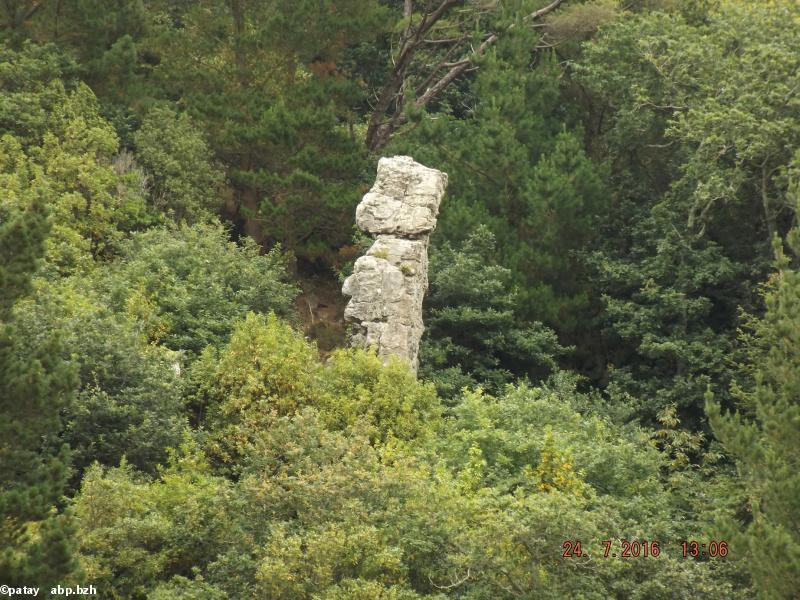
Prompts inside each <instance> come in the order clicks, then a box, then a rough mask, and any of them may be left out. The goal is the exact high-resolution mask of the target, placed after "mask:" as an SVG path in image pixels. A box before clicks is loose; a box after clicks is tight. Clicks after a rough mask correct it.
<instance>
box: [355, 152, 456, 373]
mask: <svg viewBox="0 0 800 600" xmlns="http://www.w3.org/2000/svg"><path fill="white" fill-rule="evenodd" d="M446 187H447V174H446V173H442V172H441V171H437V170H436V169H430V168H428V167H426V166H424V165H421V164H419V163H418V162H416V161H414V159H413V158H411V157H409V156H394V157H391V158H382V159H380V161H379V162H378V177H377V179H376V180H375V185H373V186H372V189H371V190H370V191H369V192H367V194H366V195H365V196H364V198H363V199H362V200H361V203H360V204H359V205H358V208H357V209H356V223H357V224H358V226H359V227H360V228H361V229H363V230H364V231H366V232H367V233H370V234H373V235H376V236H377V238H376V240H375V243H373V244H372V246H371V247H370V249H369V250H368V251H367V253H366V254H365V255H364V256H362V257H360V258H359V259H358V260H357V261H356V263H355V266H354V267H353V274H352V275H351V276H350V277H348V278H347V280H345V282H344V286H343V288H342V292H343V293H344V294H345V295H346V296H350V301H349V302H348V304H347V307H346V308H345V312H344V317H345V320H346V321H347V322H349V323H350V324H351V329H352V339H351V341H352V344H353V345H354V346H360V347H363V348H370V347H374V348H375V349H376V350H377V352H378V356H380V357H382V358H383V359H384V360H386V359H388V357H389V356H392V355H394V356H399V357H400V358H403V359H405V360H407V361H408V362H409V363H410V364H411V366H412V368H413V369H414V370H415V371H416V369H417V353H418V351H419V340H420V338H421V337H422V332H423V330H424V325H423V323H422V300H423V298H424V297H425V291H426V290H427V289H428V239H429V237H430V234H431V232H432V231H433V230H434V228H435V227H436V217H437V215H438V214H439V203H440V202H441V200H442V196H444V191H445V188H446Z"/></svg>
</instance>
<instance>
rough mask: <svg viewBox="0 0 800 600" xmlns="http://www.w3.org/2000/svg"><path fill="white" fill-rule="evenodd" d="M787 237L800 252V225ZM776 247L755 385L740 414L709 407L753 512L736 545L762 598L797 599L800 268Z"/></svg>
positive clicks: (754, 355)
mask: <svg viewBox="0 0 800 600" xmlns="http://www.w3.org/2000/svg"><path fill="white" fill-rule="evenodd" d="M796 157H797V158H800V154H798V155H796ZM798 188H800V186H797V187H796V188H795V192H800V189H798ZM797 196H798V197H797V200H800V194H797ZM787 237H788V239H787V242H788V245H789V247H790V248H791V249H792V250H793V251H794V253H795V255H798V254H800V230H798V229H797V228H795V229H793V230H792V231H791V232H790V233H789V235H788V236H787ZM775 248H776V253H777V254H778V256H779V259H778V267H779V270H778V273H777V274H776V276H775V277H774V279H773V280H772V282H771V286H770V287H769V288H768V291H767V293H766V295H765V301H766V305H767V312H766V314H765V316H764V318H763V320H761V321H758V322H756V324H755V327H754V332H753V334H752V335H751V336H749V337H748V338H747V339H746V341H747V342H748V346H749V350H750V357H751V363H752V364H751V365H750V366H749V367H747V368H746V369H745V373H746V374H747V375H748V376H751V378H752V385H750V386H744V387H743V389H739V388H737V389H736V395H737V396H738V397H739V400H740V406H739V411H738V413H736V414H726V415H723V414H722V413H721V409H720V405H719V404H718V403H717V402H715V401H713V399H711V398H710V397H709V399H708V402H707V404H706V411H707V412H708V415H709V419H710V421H711V424H712V426H713V428H714V432H715V433H716V434H717V436H718V437H719V438H720V439H721V440H722V442H723V444H724V446H725V448H726V449H727V450H728V452H730V454H731V455H733V457H734V458H735V459H736V462H737V466H738V469H739V473H740V476H741V478H742V483H743V485H744V487H745V493H746V495H747V497H748V501H749V502H748V503H749V506H748V508H749V510H750V511H751V513H752V515H751V516H752V518H751V519H749V522H747V523H745V524H744V525H742V526H740V527H737V526H735V525H734V527H733V528H732V531H733V532H734V533H733V534H732V536H731V545H732V550H734V551H735V552H736V554H737V555H739V556H740V557H742V558H743V560H744V564H745V565H746V566H747V569H748V571H749V572H750V574H751V576H752V578H753V581H754V583H755V586H756V589H758V590H759V591H760V593H761V595H762V597H764V598H790V597H792V598H793V597H795V594H796V593H797V590H800V270H797V269H793V268H791V267H790V264H789V262H790V261H789V259H788V258H787V257H785V255H784V254H783V251H782V247H781V244H780V243H779V242H778V240H777V238H776V242H775ZM709 396H710V394H709Z"/></svg>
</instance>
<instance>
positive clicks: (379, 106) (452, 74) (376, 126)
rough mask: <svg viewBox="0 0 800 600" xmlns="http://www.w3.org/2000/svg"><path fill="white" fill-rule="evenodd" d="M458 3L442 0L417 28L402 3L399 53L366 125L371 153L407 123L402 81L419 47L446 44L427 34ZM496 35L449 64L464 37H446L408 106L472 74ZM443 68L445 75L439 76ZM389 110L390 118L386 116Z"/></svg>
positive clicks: (530, 20)
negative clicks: (403, 22)
mask: <svg viewBox="0 0 800 600" xmlns="http://www.w3.org/2000/svg"><path fill="white" fill-rule="evenodd" d="M564 2H566V0H553V1H552V2H550V3H549V4H547V5H546V6H544V7H542V8H540V9H538V10H536V11H534V12H532V13H530V14H528V15H525V16H524V17H523V19H522V21H523V23H524V24H525V25H526V26H528V27H536V26H538V24H537V23H535V21H537V20H538V19H541V18H542V17H544V16H546V15H548V14H550V13H551V12H553V11H554V10H556V9H557V8H558V7H559V6H561V5H562V4H563V3H564ZM461 3H462V2H461V1H460V0H442V1H441V2H440V3H439V5H438V6H437V7H436V8H435V9H434V10H433V11H431V12H428V13H425V14H424V15H423V17H422V20H421V21H420V23H419V25H418V26H417V27H414V26H413V24H412V23H411V16H412V15H413V6H412V4H413V2H412V1H411V0H405V1H404V5H403V14H404V17H405V18H406V19H408V23H407V24H406V27H405V29H404V30H403V33H402V34H401V45H400V51H399V54H398V57H397V59H396V60H395V62H394V64H393V68H392V72H391V73H390V75H389V77H388V78H387V80H386V82H385V83H384V86H383V88H382V89H381V92H380V94H379V95H378V101H377V102H376V104H375V109H374V110H373V112H372V115H371V117H370V121H369V125H368V126H367V136H366V144H367V148H369V149H370V150H371V151H373V152H378V151H380V150H381V149H382V148H383V147H384V146H385V145H386V144H387V143H388V142H389V140H390V139H391V137H392V136H393V135H394V133H395V131H396V130H397V129H398V128H399V127H401V126H402V125H403V124H405V123H406V122H407V121H408V108H409V106H408V105H407V102H406V96H405V94H404V93H403V90H405V89H406V80H407V78H408V77H409V70H410V67H411V64H412V60H413V58H414V56H415V55H416V53H417V52H418V51H419V50H420V48H421V47H422V46H426V45H440V44H446V43H447V42H448V41H449V40H448V39H446V38H445V39H441V40H437V39H430V38H428V37H427V34H428V33H429V32H430V31H431V29H432V28H433V27H434V26H435V25H436V24H437V23H438V22H439V21H440V20H441V19H442V18H443V17H444V16H445V15H446V14H447V13H448V11H450V10H451V9H453V8H454V7H456V6H457V5H459V4H461ZM513 27H514V25H513V24H512V25H510V26H509V27H508V28H507V29H506V31H508V30H509V29H511V28H513ZM500 35H501V34H500V33H491V34H489V36H488V37H487V38H486V39H485V40H484V41H483V42H482V43H481V44H480V46H478V47H477V48H471V49H470V50H469V51H468V52H466V53H465V54H464V55H463V56H462V57H461V58H460V59H458V60H456V61H450V60H449V59H450V57H451V56H452V54H453V53H454V52H455V50H456V49H457V48H458V47H459V44H460V43H461V42H464V41H466V37H464V36H462V37H455V38H450V39H452V41H453V45H452V46H451V48H450V49H449V50H448V52H447V53H446V54H445V58H443V59H442V60H441V61H440V62H438V63H437V64H436V66H435V67H433V68H432V70H431V71H430V72H429V73H428V75H427V76H426V77H425V79H424V80H423V82H422V83H421V84H419V85H418V86H417V88H416V93H417V97H416V98H415V99H414V100H413V103H412V107H413V108H414V109H415V110H420V109H423V108H425V107H426V106H427V105H428V104H429V103H430V102H431V101H432V100H433V99H434V98H436V97H437V96H439V95H440V94H441V93H442V91H444V90H445V89H446V88H447V87H448V86H449V85H450V84H452V83H453V82H454V81H455V80H456V79H458V78H459V77H460V76H462V75H463V74H464V73H467V72H470V71H474V70H475V69H476V68H477V65H476V61H477V59H479V58H480V57H481V56H483V55H484V54H485V53H486V51H487V50H488V49H489V48H490V47H491V46H492V45H494V44H495V43H496V42H497V40H498V39H500ZM443 69H444V70H446V72H445V73H444V74H442V75H439V73H440V72H441V71H442V70H443ZM437 77H438V79H437ZM390 111H391V115H390V114H389V113H390Z"/></svg>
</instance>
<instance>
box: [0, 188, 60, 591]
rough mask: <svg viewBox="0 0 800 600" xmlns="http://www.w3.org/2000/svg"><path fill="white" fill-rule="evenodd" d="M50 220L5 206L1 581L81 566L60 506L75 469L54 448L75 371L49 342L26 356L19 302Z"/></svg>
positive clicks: (45, 579)
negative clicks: (51, 441)
mask: <svg viewBox="0 0 800 600" xmlns="http://www.w3.org/2000/svg"><path fill="white" fill-rule="evenodd" d="M47 230H48V224H47V219H46V215H45V214H44V209H43V206H42V204H41V203H40V202H35V203H33V204H32V207H31V208H30V209H28V210H26V211H14V212H12V211H8V210H3V208H2V206H0V581H2V582H3V583H4V584H7V585H11V586H12V587H13V586H15V585H30V584H35V585H41V586H45V585H47V584H49V583H51V582H52V583H58V582H63V581H64V580H65V579H64V577H65V575H67V574H69V573H70V572H72V571H73V570H74V562H73V551H72V542H71V538H72V527H71V525H70V522H69V520H68V518H67V517H66V516H65V515H63V514H58V513H57V511H56V508H55V507H56V505H57V504H58V502H59V500H60V498H61V496H62V495H63V493H64V487H65V485H66V480H67V476H68V474H69V454H68V448H67V447H62V448H60V449H58V450H55V451H52V452H48V451H46V450H45V449H44V448H45V447H46V446H48V445H49V444H47V440H48V438H51V437H52V436H53V434H55V433H57V432H58V429H59V426H60V420H59V410H60V409H61V407H62V406H63V405H64V404H65V403H66V402H67V401H68V400H69V397H70V394H71V390H72V389H73V387H74V385H73V382H74V373H73V370H72V368H71V366H70V365H69V364H67V363H66V362H64V361H63V360H61V359H60V358H59V356H60V352H59V348H58V347H57V343H55V342H54V341H52V340H50V341H48V342H44V343H41V344H39V345H38V348H37V350H36V351H35V352H34V353H32V355H31V353H26V352H24V351H23V350H22V347H23V344H22V343H21V340H20V339H19V335H18V333H17V331H16V328H15V324H14V318H13V311H12V309H13V306H14V304H15V303H16V301H17V300H19V299H20V298H22V297H23V296H24V295H25V294H26V293H27V292H29V291H30V289H31V276H32V274H33V272H34V270H35V267H36V263H37V260H38V258H39V257H40V256H41V255H42V253H43V251H44V250H43V245H44V240H45V237H46V235H47Z"/></svg>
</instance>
